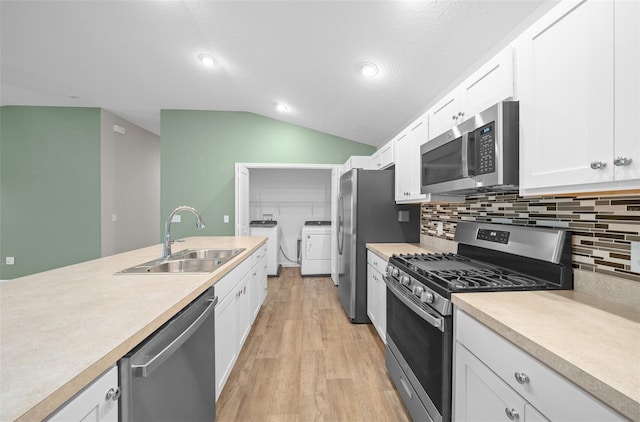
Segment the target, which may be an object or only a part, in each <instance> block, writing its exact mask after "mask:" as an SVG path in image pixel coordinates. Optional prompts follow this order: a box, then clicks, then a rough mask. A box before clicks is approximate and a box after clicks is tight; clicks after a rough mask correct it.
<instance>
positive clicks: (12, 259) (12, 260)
mask: <svg viewBox="0 0 640 422" xmlns="http://www.w3.org/2000/svg"><path fill="white" fill-rule="evenodd" d="M4 262H5V264H7V265H15V263H16V258H15V257H13V256H8V257H6V258H5V260H4Z"/></svg>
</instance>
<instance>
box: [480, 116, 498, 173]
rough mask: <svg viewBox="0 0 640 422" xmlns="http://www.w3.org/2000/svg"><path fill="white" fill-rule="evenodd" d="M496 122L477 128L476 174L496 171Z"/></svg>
mask: <svg viewBox="0 0 640 422" xmlns="http://www.w3.org/2000/svg"><path fill="white" fill-rule="evenodd" d="M495 129H496V128H495V122H491V123H489V124H486V125H484V126H482V127H480V128H478V129H476V131H475V132H476V136H475V138H476V140H477V141H476V157H477V159H476V174H477V175H481V174H487V173H494V172H495V171H496V154H495V148H496V147H495V144H496V142H495Z"/></svg>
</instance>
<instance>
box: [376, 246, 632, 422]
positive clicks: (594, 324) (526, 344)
mask: <svg viewBox="0 0 640 422" xmlns="http://www.w3.org/2000/svg"><path fill="white" fill-rule="evenodd" d="M367 248H368V249H369V250H371V251H372V252H374V253H376V254H377V255H378V256H380V257H382V258H384V259H386V260H388V259H389V257H391V255H393V254H394V253H395V254H401V253H429V252H433V251H432V250H430V249H429V248H428V247H425V246H420V245H416V244H407V243H388V244H377V243H376V244H367ZM581 275H582V274H580V273H579V272H576V274H575V276H576V277H580V276H581ZM576 280H577V279H576ZM606 287H607V286H603V288H606ZM638 290H640V286H637V288H635V289H634V292H635V293H634V294H635V295H636V296H637V291H638ZM452 301H453V303H454V305H456V306H457V307H459V308H460V309H462V310H464V311H465V312H467V313H468V314H470V315H471V316H473V317H474V318H476V319H477V320H478V321H480V322H481V323H483V324H484V325H486V326H488V327H489V328H490V329H492V330H493V331H495V332H497V333H498V334H499V335H501V336H502V337H504V338H506V339H507V340H509V341H510V342H512V343H514V344H515V345H517V346H518V347H520V348H521V349H523V350H524V351H526V352H527V353H529V354H530V355H532V356H534V357H535V358H537V359H538V360H539V361H541V362H543V363H544V364H545V365H547V366H548V367H550V368H552V369H553V370H555V371H556V372H558V373H560V374H561V375H562V376H564V377H565V378H567V379H569V380H570V381H572V382H573V383H575V384H576V385H578V386H580V387H581V388H583V389H584V390H585V391H587V392H589V393H590V394H591V395H593V396H594V397H596V398H598V399H600V400H601V401H602V402H604V403H606V404H607V405H609V406H610V407H612V408H613V409H615V410H617V411H618V412H620V413H621V414H623V415H624V416H626V417H628V418H630V419H631V420H640V309H638V308H637V307H629V306H623V305H620V304H619V303H616V302H613V301H608V300H604V299H600V298H598V297H596V296H595V295H593V294H585V293H583V292H580V291H576V290H572V291H529V292H482V293H456V294H453V295H452Z"/></svg>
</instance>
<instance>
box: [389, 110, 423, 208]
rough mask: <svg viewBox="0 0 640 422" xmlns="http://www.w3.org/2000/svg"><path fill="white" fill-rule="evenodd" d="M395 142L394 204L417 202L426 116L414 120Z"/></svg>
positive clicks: (419, 196) (420, 194)
mask: <svg viewBox="0 0 640 422" xmlns="http://www.w3.org/2000/svg"><path fill="white" fill-rule="evenodd" d="M404 134H405V136H403V137H401V138H398V139H397V140H396V202H419V201H421V200H423V199H424V198H425V195H423V194H422V193H420V166H421V163H420V146H421V145H422V144H424V143H426V142H427V141H428V139H427V138H428V130H427V114H426V113H425V114H423V115H422V116H420V117H419V118H418V119H417V120H415V121H414V122H413V123H411V125H409V127H408V128H407V129H406V130H405V132H404Z"/></svg>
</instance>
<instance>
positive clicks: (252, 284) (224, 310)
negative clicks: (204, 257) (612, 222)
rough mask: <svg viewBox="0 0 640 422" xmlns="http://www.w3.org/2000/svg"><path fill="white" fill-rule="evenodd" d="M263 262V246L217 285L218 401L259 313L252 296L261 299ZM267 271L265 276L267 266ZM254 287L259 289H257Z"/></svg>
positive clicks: (258, 306) (216, 346) (264, 262)
mask: <svg viewBox="0 0 640 422" xmlns="http://www.w3.org/2000/svg"><path fill="white" fill-rule="evenodd" d="M259 257H261V258H260V259H259ZM260 262H262V266H263V267H264V266H265V264H266V261H265V250H264V248H261V249H259V250H257V251H256V252H254V253H253V254H252V255H251V256H250V257H248V258H247V259H245V260H244V261H243V262H241V263H240V264H238V266H237V267H236V268H234V269H233V270H232V271H231V272H229V273H228V274H227V275H225V276H224V277H223V278H222V279H221V280H219V281H218V282H217V283H216V284H214V291H215V293H216V296H218V304H217V305H216V309H215V348H216V356H215V357H216V375H215V376H216V400H217V399H218V397H219V396H220V393H221V392H222V389H223V388H224V385H225V384H226V382H227V379H228V378H229V375H230V374H231V370H232V369H233V366H234V365H235V363H236V361H237V359H238V355H239V354H240V350H241V349H242V346H243V345H244V342H245V340H246V339H247V337H248V336H249V332H250V331H251V325H252V324H253V320H254V318H253V315H254V312H255V314H257V312H258V311H259V310H260V302H257V303H258V304H257V310H256V307H255V302H252V296H253V297H254V298H258V299H259V298H260V290H261V288H260V284H259V279H258V277H257V275H254V274H256V270H258V269H259V268H260V264H259V263H260ZM264 271H265V278H266V268H265V269H264ZM253 289H257V290H256V291H255V292H254V291H253ZM254 300H255V299H254Z"/></svg>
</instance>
